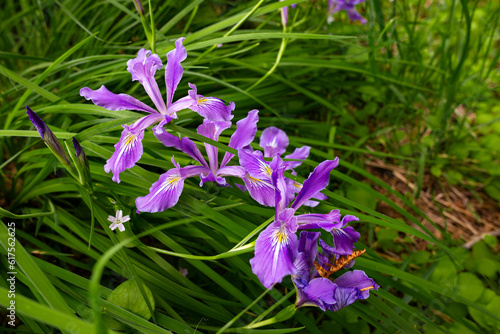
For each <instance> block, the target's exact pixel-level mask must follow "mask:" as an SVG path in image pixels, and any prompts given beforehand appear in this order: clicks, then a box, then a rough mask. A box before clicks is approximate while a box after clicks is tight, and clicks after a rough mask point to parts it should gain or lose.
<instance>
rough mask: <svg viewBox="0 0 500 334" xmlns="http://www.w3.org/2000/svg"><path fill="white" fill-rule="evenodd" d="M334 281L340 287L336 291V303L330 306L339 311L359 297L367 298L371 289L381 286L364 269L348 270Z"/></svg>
mask: <svg viewBox="0 0 500 334" xmlns="http://www.w3.org/2000/svg"><path fill="white" fill-rule="evenodd" d="M334 283H335V284H336V285H337V286H338V287H337V290H336V291H335V299H336V303H335V304H333V305H331V307H329V310H331V311H338V310H340V309H341V308H343V307H346V306H348V305H351V304H352V303H354V302H355V301H356V300H358V299H366V298H368V297H369V296H370V290H378V288H379V287H380V286H379V285H378V284H377V283H375V281H374V280H373V279H371V278H369V277H368V276H366V274H365V272H364V271H362V270H353V271H350V272H347V273H345V274H343V275H342V276H340V277H339V278H337V279H336V280H335V281H334Z"/></svg>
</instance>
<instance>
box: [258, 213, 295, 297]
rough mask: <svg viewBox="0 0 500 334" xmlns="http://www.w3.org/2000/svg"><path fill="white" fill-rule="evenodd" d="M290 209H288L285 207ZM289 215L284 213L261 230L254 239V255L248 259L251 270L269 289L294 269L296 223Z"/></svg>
mask: <svg viewBox="0 0 500 334" xmlns="http://www.w3.org/2000/svg"><path fill="white" fill-rule="evenodd" d="M287 210H290V209H287ZM291 211H292V212H291V215H290V214H288V213H284V214H283V215H282V218H285V219H286V220H276V221H274V222H273V223H271V225H269V226H268V227H267V228H266V229H265V230H264V231H262V232H261V233H260V234H259V236H258V237H257V240H256V241H255V257H253V258H252V259H251V260H250V264H251V265H252V271H253V273H254V274H255V275H257V277H258V278H259V280H260V282H261V283H262V285H264V286H265V287H266V288H268V289H270V288H271V287H272V286H273V285H274V284H275V283H279V282H281V280H282V279H283V277H285V276H287V275H290V274H292V273H293V271H294V266H293V261H294V259H295V257H296V255H297V245H296V244H297V236H296V235H295V231H296V230H297V223H296V221H295V217H293V210H291Z"/></svg>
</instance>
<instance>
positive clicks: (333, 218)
mask: <svg viewBox="0 0 500 334" xmlns="http://www.w3.org/2000/svg"><path fill="white" fill-rule="evenodd" d="M297 224H299V230H311V229H316V228H322V229H324V230H325V231H328V232H330V231H331V230H332V229H333V228H336V227H339V226H340V211H339V210H332V211H330V213H328V214H320V213H309V214H305V215H299V216H297Z"/></svg>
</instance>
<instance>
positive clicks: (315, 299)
mask: <svg viewBox="0 0 500 334" xmlns="http://www.w3.org/2000/svg"><path fill="white" fill-rule="evenodd" d="M337 289H338V288H337V286H336V285H335V284H334V283H332V281H330V280H329V279H326V278H323V277H320V278H315V279H313V280H312V281H311V282H310V283H309V285H307V286H306V287H305V288H304V289H302V291H300V290H299V295H298V300H297V307H300V306H307V305H309V306H318V307H319V308H320V309H322V310H323V311H326V310H327V309H330V308H331V307H332V306H333V305H335V303H336V302H337V300H336V296H335V291H336V290H337Z"/></svg>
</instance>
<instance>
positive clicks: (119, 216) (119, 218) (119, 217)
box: [108, 210, 130, 232]
mask: <svg viewBox="0 0 500 334" xmlns="http://www.w3.org/2000/svg"><path fill="white" fill-rule="evenodd" d="M108 220H109V221H110V222H112V223H113V224H111V225H109V228H110V229H111V231H114V230H115V229H116V228H117V227H118V229H119V230H120V232H123V231H125V226H123V223H125V222H128V221H129V220H130V217H129V216H128V215H127V216H125V217H123V212H122V210H116V217H113V216H109V217H108Z"/></svg>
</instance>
